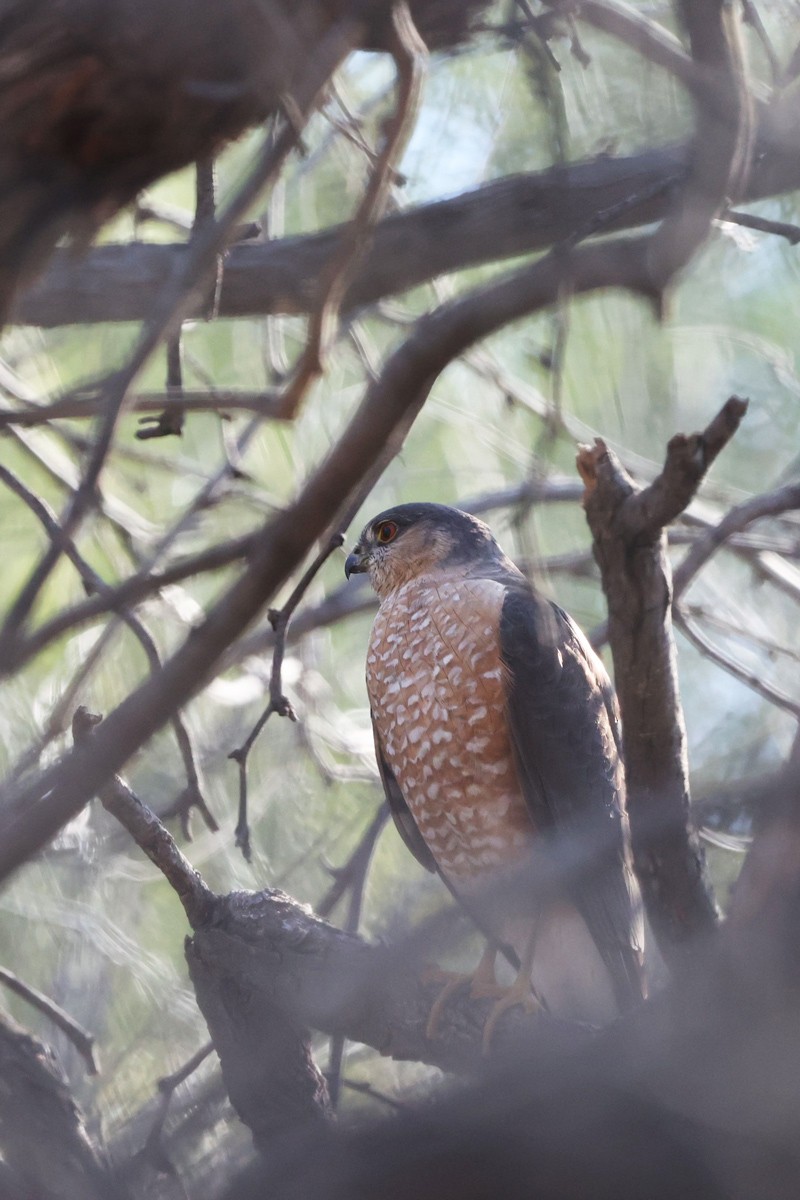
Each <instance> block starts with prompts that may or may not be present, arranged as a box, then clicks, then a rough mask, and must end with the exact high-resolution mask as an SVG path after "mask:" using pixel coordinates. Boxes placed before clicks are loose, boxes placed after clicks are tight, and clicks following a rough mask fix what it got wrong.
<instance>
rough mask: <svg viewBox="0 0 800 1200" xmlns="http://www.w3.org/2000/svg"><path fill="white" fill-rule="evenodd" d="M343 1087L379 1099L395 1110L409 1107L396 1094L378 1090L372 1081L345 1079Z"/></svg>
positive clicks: (400, 1110) (399, 1110) (372, 1098)
mask: <svg viewBox="0 0 800 1200" xmlns="http://www.w3.org/2000/svg"><path fill="white" fill-rule="evenodd" d="M342 1087H344V1088H347V1090H348V1091H350V1092H358V1093H359V1095H361V1096H369V1097H370V1099H371V1100H379V1101H380V1102H381V1104H386V1105H388V1106H389V1108H393V1109H394V1110H395V1112H403V1111H404V1110H405V1109H406V1108H407V1107H408V1105H406V1104H403V1102H402V1100H397V1099H395V1097H394V1096H389V1095H387V1094H386V1092H381V1091H378V1089H377V1088H376V1087H373V1086H372V1084H371V1083H366V1082H365V1081H364V1080H361V1079H343V1080H342Z"/></svg>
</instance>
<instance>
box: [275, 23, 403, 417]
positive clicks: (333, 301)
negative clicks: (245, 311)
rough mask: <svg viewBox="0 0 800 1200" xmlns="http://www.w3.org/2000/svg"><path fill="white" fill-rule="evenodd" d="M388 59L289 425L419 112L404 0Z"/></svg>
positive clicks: (319, 365) (290, 392)
mask: <svg viewBox="0 0 800 1200" xmlns="http://www.w3.org/2000/svg"><path fill="white" fill-rule="evenodd" d="M391 45H392V57H393V59H394V63H395V69H396V71H397V99H396V102H395V109H394V112H393V113H392V115H391V116H390V117H389V118H388V120H387V121H386V122H385V123H384V128H383V145H382V146H381V149H380V152H379V153H378V155H377V157H376V159H375V163H374V166H373V168H372V172H371V174H370V178H369V182H368V184H367V187H366V190H365V192H364V195H363V197H362V199H361V202H360V204H359V206H358V210H357V212H356V215H355V217H354V219H353V221H352V222H351V223H350V224H349V225H345V226H344V227H343V228H342V230H341V241H340V244H339V246H338V247H337V249H336V251H335V253H334V255H333V257H332V258H331V259H330V260H329V262H328V263H327V264H326V267H325V273H324V275H323V277H322V279H321V280H320V281H319V287H320V293H321V295H320V300H319V303H318V306H317V308H316V309H315V311H314V312H313V313H312V315H311V321H310V322H309V329H308V337H307V341H306V346H305V349H304V350H303V353H302V355H301V357H300V361H299V363H298V365H297V367H296V368H295V372H294V374H293V377H292V379H291V381H290V382H289V384H288V386H287V388H286V391H285V392H284V395H283V398H282V401H281V405H280V414H281V416H282V417H284V418H285V419H287V420H291V419H292V418H293V417H294V415H295V414H296V412H297V410H298V408H299V406H300V404H301V402H302V399H303V397H304V395H305V393H306V391H307V390H308V388H309V386H310V385H311V384H312V383H313V382H314V380H316V379H317V378H318V377H319V376H320V375H321V374H322V372H323V370H324V361H325V355H326V353H327V349H328V343H329V341H330V339H331V332H332V330H333V327H334V325H335V323H336V320H337V318H338V315H339V310H340V308H341V304H342V300H343V299H344V296H345V295H346V292H347V288H348V286H349V284H350V281H351V280H352V278H353V275H354V273H355V270H356V267H357V266H358V264H359V262H360V260H361V258H362V257H363V255H364V252H365V250H366V248H367V246H368V245H369V242H370V234H371V231H372V229H373V227H374V225H375V222H376V221H377V220H378V218H379V217H380V216H381V215H382V213H383V210H384V208H385V207H386V201H387V199H388V197H389V192H390V189H391V185H392V182H393V179H394V173H395V166H396V164H397V162H399V160H400V156H401V155H402V153H403V150H404V149H405V146H406V144H407V142H408V139H409V137H410V136H411V131H412V129H413V127H414V122H415V120H416V117H417V109H418V108H419V98H420V93H421V90H422V79H423V74H424V68H425V64H426V62H427V50H426V48H425V44H424V42H423V41H422V40H421V39H420V36H419V34H418V33H417V29H416V26H415V25H414V21H413V18H412V16H411V12H410V10H409V7H408V4H407V2H406V0H395V3H394V4H393V6H392V43H391Z"/></svg>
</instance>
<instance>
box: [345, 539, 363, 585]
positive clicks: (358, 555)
mask: <svg viewBox="0 0 800 1200" xmlns="http://www.w3.org/2000/svg"><path fill="white" fill-rule="evenodd" d="M365 559H366V555H365V554H363V553H362V551H361V550H359V548H358V546H356V548H355V550H354V551H353V553H352V554H348V556H347V559H346V561H345V564H344V574H345V578H346V579H349V578H350V576H351V575H363V573H364V572H365V571H368V570H369V567H368V566H367V563H366V562H365Z"/></svg>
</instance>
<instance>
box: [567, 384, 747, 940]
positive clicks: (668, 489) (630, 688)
mask: <svg viewBox="0 0 800 1200" xmlns="http://www.w3.org/2000/svg"><path fill="white" fill-rule="evenodd" d="M745 408H746V405H745V404H744V403H743V402H742V401H740V400H738V399H737V398H736V397H733V398H732V399H731V400H729V401H728V402H727V404H725V405H724V406H723V408H722V410H721V411H720V413H719V414H718V415H717V416H716V417H715V418H714V420H713V421H712V422H711V424H710V425H709V426H708V427H707V429H706V430H705V431H704V432H703V433H701V434H695V435H694V436H693V437H688V438H687V437H684V436H682V435H679V436H677V437H674V438H673V439H672V440H671V441H670V443H669V447H668V450H667V458H666V462H665V464H664V469H663V471H662V472H661V474H660V475H659V477H658V478H657V479H656V480H655V481H654V482H653V483H652V484H651V485H650V486H649V487H647V488H644V489H639V488H637V487H636V485H635V484H634V483H633V480H632V479H631V478H630V476H629V475H628V474H627V472H626V471H625V470H624V468H623V467H622V466H621V465H620V463H619V462H618V461H617V459H616V457H615V456H614V455H613V454H612V453H611V451H609V450H608V449H607V448H606V446H605V445H604V443H603V442H602V441H601V440H600V439H597V441H596V443H595V446H594V448H588V447H585V448H584V449H583V450H582V451H581V452H580V454H579V456H578V469H579V471H580V473H581V476H582V478H583V480H584V483H585V485H586V496H585V501H584V503H585V507H586V518H587V520H588V522H589V527H590V529H591V531H592V537H593V541H594V552H595V557H596V559H597V562H598V565H599V567H600V572H601V576H602V582H603V591H604V592H605V595H606V599H607V602H608V635H609V642H610V644H611V652H612V655H613V658H614V676H615V682H616V687H617V693H618V695H619V700H620V707H621V709H622V721H623V740H624V747H625V768H626V780H627V791H628V811H629V815H630V821H631V835H632V841H633V850H634V863H635V866H636V872H637V875H638V877H639V881H640V883H641V886H642V892H643V896H644V900H645V904H646V907H647V912H648V915H649V917H650V921H651V923H652V925H653V928H654V931H655V934H656V937H657V938H658V942H659V946H660V948H661V950H662V952H663V954H664V956H665V958H667V959H668V960H673V961H674V960H675V958H676V955H677V956H680V955H682V954H683V953H686V951H687V948H688V950H689V951H690V952H691V951H692V950H693V948H694V946H696V944H697V935H698V934H699V933H702V932H707V931H709V930H710V929H712V928H713V926H714V924H715V921H716V910H715V906H714V901H713V898H712V895H711V891H710V887H709V884H708V882H707V880H706V878H705V871H704V859H703V853H702V849H701V847H700V845H699V843H698V840H697V837H696V835H695V834H694V833H693V832H692V831H691V828H690V824H689V821H690V816H689V807H690V801H689V780H688V767H687V761H686V733H685V728H684V724H683V713H682V710H681V704H680V695H679V689H678V677H677V666H676V661H675V646H674V641H673V637H672V629H671V624H670V602H671V572H670V565H669V558H668V556H667V552H666V537H665V534H664V530H663V526H664V525H665V524H666V523H667V521H670V520H673V519H674V518H675V517H676V516H677V515H678V514H679V513H680V512H681V511H682V509H683V508H684V507H685V505H686V504H688V503H689V501H690V500H691V498H692V497H693V496H694V494H695V492H696V491H697V488H698V486H699V484H700V482H701V480H702V478H703V476H704V475H705V472H706V470H707V469H708V466H709V465H710V463H711V462H712V461H713V459H714V458H715V457H716V455H717V454H718V453H719V452H720V450H721V449H722V447H723V446H724V445H725V443H726V442H727V441H728V440H729V438H730V437H731V436H732V435H733V433H734V432H735V430H736V428H737V426H738V424H739V421H740V420H741V418H742V416H743V415H744V411H745ZM658 816H661V817H662V819H664V818H667V819H668V820H669V824H668V825H667V826H665V827H664V831H663V833H661V834H660V835H659V836H657V837H656V836H654V834H653V832H652V830H653V827H654V822H655V820H656V818H657V817H658Z"/></svg>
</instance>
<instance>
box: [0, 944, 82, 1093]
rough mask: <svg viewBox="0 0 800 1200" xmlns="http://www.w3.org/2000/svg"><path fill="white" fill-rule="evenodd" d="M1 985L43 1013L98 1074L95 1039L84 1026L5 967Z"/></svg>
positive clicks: (0, 979)
mask: <svg viewBox="0 0 800 1200" xmlns="http://www.w3.org/2000/svg"><path fill="white" fill-rule="evenodd" d="M0 983H2V984H3V986H4V987H7V988H8V990H9V991H10V992H14V994H15V995H17V996H21V998H22V999H23V1000H25V1001H26V1002H27V1003H28V1004H30V1005H31V1007H32V1008H35V1009H38V1011H39V1012H40V1013H43V1014H44V1016H46V1017H47V1019H48V1020H49V1021H52V1022H53V1024H54V1025H55V1026H56V1028H57V1029H60V1030H61V1032H62V1033H63V1034H64V1037H65V1038H67V1040H68V1041H69V1042H71V1043H72V1045H73V1046H74V1047H75V1049H76V1050H77V1051H78V1054H80V1056H81V1058H82V1059H83V1061H84V1062H85V1063H86V1070H87V1072H88V1073H89V1074H90V1075H96V1074H97V1060H96V1057H95V1052H94V1038H93V1037H92V1035H91V1034H90V1033H87V1032H86V1030H85V1029H84V1028H83V1026H82V1025H79V1024H78V1022H77V1021H75V1020H73V1018H72V1017H71V1016H70V1015H69V1013H68V1012H65V1011H64V1009H63V1008H61V1006H60V1005H58V1004H56V1003H55V1001H54V1000H51V999H50V997H49V996H45V995H44V994H43V993H42V992H40V991H38V990H37V989H36V988H34V987H31V986H30V984H28V983H24V982H23V981H22V980H21V979H19V978H18V977H17V976H16V975H15V974H14V973H13V972H12V971H7V970H6V969H5V967H0Z"/></svg>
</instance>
